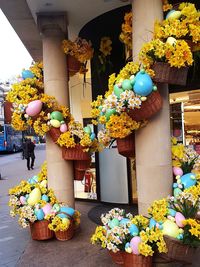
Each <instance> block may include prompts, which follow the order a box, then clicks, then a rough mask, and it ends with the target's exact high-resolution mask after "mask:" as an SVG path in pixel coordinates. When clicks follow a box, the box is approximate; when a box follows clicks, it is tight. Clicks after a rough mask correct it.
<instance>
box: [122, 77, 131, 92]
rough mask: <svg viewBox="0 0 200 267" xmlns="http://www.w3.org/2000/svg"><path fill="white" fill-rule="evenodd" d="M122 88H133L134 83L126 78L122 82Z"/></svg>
mask: <svg viewBox="0 0 200 267" xmlns="http://www.w3.org/2000/svg"><path fill="white" fill-rule="evenodd" d="M122 89H123V90H132V89H133V87H132V84H131V80H128V79H125V80H123V82H122Z"/></svg>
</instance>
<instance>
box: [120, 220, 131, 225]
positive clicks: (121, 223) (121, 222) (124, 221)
mask: <svg viewBox="0 0 200 267" xmlns="http://www.w3.org/2000/svg"><path fill="white" fill-rule="evenodd" d="M129 222H130V220H129V219H128V218H123V219H121V221H120V222H119V225H125V224H127V223H129Z"/></svg>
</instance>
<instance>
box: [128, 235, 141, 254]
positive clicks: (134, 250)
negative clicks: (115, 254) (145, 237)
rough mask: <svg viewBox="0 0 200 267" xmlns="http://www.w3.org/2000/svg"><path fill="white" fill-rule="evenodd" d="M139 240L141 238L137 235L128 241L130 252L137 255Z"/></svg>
mask: <svg viewBox="0 0 200 267" xmlns="http://www.w3.org/2000/svg"><path fill="white" fill-rule="evenodd" d="M140 242H141V238H140V237H139V236H134V237H133V238H132V239H131V241H130V247H131V249H132V253H133V254H136V255H139V254H140V253H139V248H138V247H139V244H140Z"/></svg>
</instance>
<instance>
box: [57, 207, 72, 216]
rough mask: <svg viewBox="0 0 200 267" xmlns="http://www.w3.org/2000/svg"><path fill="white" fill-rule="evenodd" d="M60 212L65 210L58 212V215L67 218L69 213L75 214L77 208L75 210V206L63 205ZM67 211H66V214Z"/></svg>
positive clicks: (70, 214)
mask: <svg viewBox="0 0 200 267" xmlns="http://www.w3.org/2000/svg"><path fill="white" fill-rule="evenodd" d="M60 212H63V213H60V214H58V216H59V217H60V218H67V214H68V215H69V216H73V215H74V212H75V210H74V209H73V208H70V207H61V208H60ZM65 213H66V214H65Z"/></svg>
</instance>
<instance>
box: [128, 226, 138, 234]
mask: <svg viewBox="0 0 200 267" xmlns="http://www.w3.org/2000/svg"><path fill="white" fill-rule="evenodd" d="M129 232H130V234H131V235H132V236H136V235H138V233H139V229H138V227H137V225H135V224H131V226H130V227H129Z"/></svg>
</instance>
